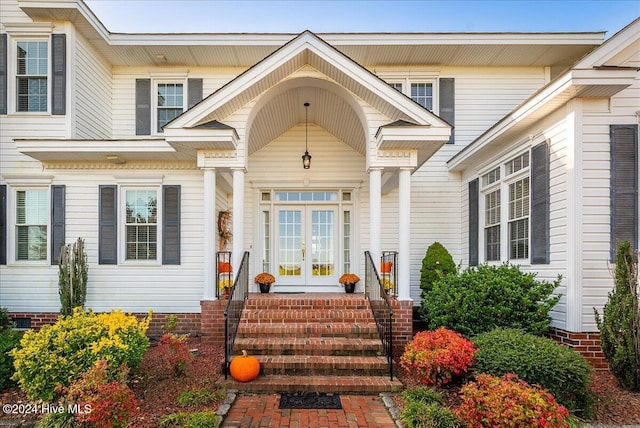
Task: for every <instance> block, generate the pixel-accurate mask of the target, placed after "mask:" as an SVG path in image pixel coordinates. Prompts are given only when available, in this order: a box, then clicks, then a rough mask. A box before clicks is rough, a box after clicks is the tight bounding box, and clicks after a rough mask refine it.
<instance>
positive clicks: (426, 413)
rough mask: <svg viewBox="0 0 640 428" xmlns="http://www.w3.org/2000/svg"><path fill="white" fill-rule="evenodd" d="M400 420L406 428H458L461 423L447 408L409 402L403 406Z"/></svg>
mask: <svg viewBox="0 0 640 428" xmlns="http://www.w3.org/2000/svg"><path fill="white" fill-rule="evenodd" d="M400 420H401V421H402V422H404V423H405V425H406V426H407V427H408V428H460V427H462V421H461V420H460V419H459V418H458V417H457V416H456V415H455V414H454V413H453V412H452V411H451V410H450V409H448V408H447V407H443V406H442V405H440V404H437V403H431V404H425V403H422V402H420V401H411V402H409V403H406V404H405V407H404V409H403V410H402V413H401V414H400Z"/></svg>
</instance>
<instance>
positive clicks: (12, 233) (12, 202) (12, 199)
mask: <svg viewBox="0 0 640 428" xmlns="http://www.w3.org/2000/svg"><path fill="white" fill-rule="evenodd" d="M24 190H44V191H45V194H46V195H47V216H46V218H47V258H46V259H45V260H18V252H17V250H18V248H17V246H18V237H17V235H16V228H17V227H18V225H17V224H16V222H17V218H16V211H17V204H18V197H17V193H18V192H20V191H24ZM7 243H8V245H7V265H8V266H47V267H50V266H51V187H50V186H49V185H48V184H46V185H45V184H24V185H15V186H14V185H12V186H11V187H9V189H8V192H7Z"/></svg>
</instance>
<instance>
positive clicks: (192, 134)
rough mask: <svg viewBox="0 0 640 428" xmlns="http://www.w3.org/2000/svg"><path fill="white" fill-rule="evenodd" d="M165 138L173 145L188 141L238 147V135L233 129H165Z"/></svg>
mask: <svg viewBox="0 0 640 428" xmlns="http://www.w3.org/2000/svg"><path fill="white" fill-rule="evenodd" d="M164 138H165V140H166V141H167V142H168V143H169V144H171V143H173V142H174V141H175V142H178V141H179V142H187V141H193V142H198V141H208V142H217V141H228V142H230V143H232V144H233V145H234V146H237V145H238V140H239V139H240V138H239V137H238V133H237V132H236V130H235V129H233V128H226V129H215V128H186V129H185V128H173V127H172V128H165V129H164Z"/></svg>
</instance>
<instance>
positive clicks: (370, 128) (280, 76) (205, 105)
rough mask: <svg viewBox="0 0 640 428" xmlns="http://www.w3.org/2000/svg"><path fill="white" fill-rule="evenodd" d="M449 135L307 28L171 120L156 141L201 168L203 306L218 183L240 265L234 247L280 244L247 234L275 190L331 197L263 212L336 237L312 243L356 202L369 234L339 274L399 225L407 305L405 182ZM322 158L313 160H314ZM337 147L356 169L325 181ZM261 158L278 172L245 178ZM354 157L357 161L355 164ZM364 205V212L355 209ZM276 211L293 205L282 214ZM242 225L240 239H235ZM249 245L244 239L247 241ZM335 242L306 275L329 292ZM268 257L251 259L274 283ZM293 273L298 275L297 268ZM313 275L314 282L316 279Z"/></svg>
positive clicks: (339, 249)
mask: <svg viewBox="0 0 640 428" xmlns="http://www.w3.org/2000/svg"><path fill="white" fill-rule="evenodd" d="M305 102H309V103H310V108H309V111H308V113H309V116H308V122H305V111H304V107H303V104H304V103H305ZM309 125H311V127H312V137H313V138H316V139H317V140H316V141H312V142H311V146H310V147H309V150H310V152H311V153H312V155H313V154H314V153H316V154H317V156H316V157H314V162H313V163H312V166H311V169H310V170H305V171H302V165H301V164H300V162H299V158H300V155H301V154H302V151H303V150H302V149H303V147H304V146H303V145H301V144H303V143H304V140H303V139H301V138H302V134H301V131H302V129H303V127H304V126H306V127H307V128H308V127H309ZM450 133H451V126H450V125H449V124H448V123H446V122H445V121H444V120H442V119H441V118H439V117H438V116H436V115H434V114H433V113H431V112H430V111H428V110H426V109H424V108H423V107H422V106H420V105H419V104H417V103H415V102H414V101H413V100H411V99H410V98H408V97H406V96H405V95H403V94H402V93H400V92H398V91H397V90H395V89H394V88H392V87H391V86H389V85H387V84H386V83H385V82H384V81H382V80H381V79H379V78H378V77H377V76H375V75H374V74H372V73H371V72H370V71H368V70H367V69H365V68H363V67H362V66H360V65H359V64H357V63H355V62H354V61H352V60H351V59H350V58H348V57H346V56H345V55H343V54H342V53H340V52H339V51H337V50H336V49H335V48H333V47H332V46H330V45H328V44H327V43H326V42H324V41H323V40H322V39H320V38H319V37H317V36H316V35H315V34H313V33H311V32H308V31H307V32H304V33H302V34H300V35H299V36H297V37H296V38H294V39H293V40H292V41H290V42H289V43H287V44H285V45H284V46H283V47H282V48H280V49H278V50H277V51H275V52H274V53H273V54H271V55H270V56H268V57H267V58H265V59H264V60H263V61H261V62H259V63H258V64H256V65H255V66H253V67H252V68H250V69H249V70H247V71H246V72H244V73H243V74H241V75H240V76H238V77H237V78H236V79H234V80H232V81H231V82H229V83H228V84H227V85H225V86H223V87H222V88H220V89H219V90H218V91H216V92H214V93H213V94H211V95H210V96H209V97H207V98H205V99H204V100H202V101H201V102H200V103H198V104H197V105H195V106H194V107H193V108H191V109H190V110H188V111H186V112H185V113H184V114H182V115H181V116H179V117H177V118H176V119H174V120H173V121H172V122H171V123H169V124H168V125H167V126H166V127H165V128H164V135H165V138H166V141H167V143H168V144H169V145H171V146H172V147H173V148H174V149H175V150H176V151H177V152H185V153H189V154H193V153H194V152H195V153H196V155H197V165H198V167H199V168H201V169H202V170H203V171H204V177H203V180H204V195H203V198H204V201H205V214H204V217H205V218H204V219H203V223H204V232H205V248H206V251H205V252H204V255H203V256H204V257H205V263H204V266H205V267H204V269H205V274H204V284H203V290H204V292H203V295H204V298H205V300H209V299H213V298H214V297H213V296H214V293H213V292H212V286H213V284H214V283H215V281H214V280H213V277H214V269H215V266H214V263H212V261H213V260H214V254H215V253H214V251H215V248H217V246H216V233H215V231H216V224H215V223H216V211H217V208H216V201H215V199H216V188H217V186H218V185H219V183H221V182H223V183H229V184H230V185H231V188H232V194H233V198H232V204H233V207H232V208H233V217H234V221H233V231H232V233H233V236H234V237H235V238H234V240H233V255H234V260H233V264H234V265H236V266H237V265H238V264H239V263H240V258H241V256H242V253H243V251H245V250H248V249H252V250H253V251H252V252H253V253H255V254H256V255H257V254H263V255H264V254H267V252H266V251H265V249H267V248H268V247H269V246H270V245H274V246H275V244H277V243H279V242H284V241H283V240H282V239H281V240H275V238H273V237H272V238H271V239H272V242H271V244H270V243H269V241H265V240H264V239H265V237H264V235H265V233H262V232H260V231H259V230H258V229H259V228H260V227H262V228H264V225H260V224H258V222H259V221H261V220H260V218H259V217H260V215H261V214H260V213H261V212H263V211H261V209H262V208H260V206H261V205H260V198H271V197H272V196H271V195H273V197H274V198H278V197H280V196H279V195H280V193H282V192H297V191H302V190H304V191H305V192H306V193H305V195H306V194H310V195H311V194H312V193H313V192H325V193H326V192H335V194H336V196H335V197H336V198H340V199H339V201H340V202H339V203H338V202H336V203H335V205H333V202H329V201H327V202H326V203H317V204H315V205H313V204H312V205H313V206H318V207H320V208H318V209H310V208H308V209H307V212H311V211H312V213H310V214H304V212H305V211H304V210H303V211H300V209H299V208H298V206H300V207H301V208H304V207H303V206H302V205H308V204H302V203H300V204H293V205H292V204H289V205H287V203H286V202H283V203H282V205H277V206H276V205H275V204H274V203H272V204H271V205H270V207H271V208H270V211H264V212H268V213H269V214H268V215H270V216H271V218H273V219H275V217H274V216H275V215H276V214H278V215H279V216H281V217H282V218H284V217H286V216H287V215H293V216H295V218H296V219H297V220H291V221H293V223H291V224H295V225H296V226H295V227H298V223H300V222H302V223H304V216H306V215H309V216H310V217H308V222H309V224H310V225H311V224H313V225H314V226H308V227H318V224H320V223H318V222H319V221H320V220H317V219H316V220H312V216H317V217H318V218H320V216H323V218H324V216H328V217H327V218H331V220H323V221H324V223H322V224H324V227H325V228H329V229H330V228H335V229H334V230H335V233H334V232H333V231H329V232H326V236H324V237H323V238H322V237H319V236H314V237H311V235H309V238H310V239H337V238H338V237H342V238H344V236H343V232H342V231H343V230H344V221H343V212H344V211H343V210H342V208H341V207H342V202H343V199H342V198H343V197H345V196H343V195H348V196H346V197H348V198H349V203H350V204H352V205H353V207H354V208H353V213H357V212H358V210H359V207H360V206H361V205H362V206H363V207H366V206H367V205H368V207H367V211H368V213H366V214H368V215H364V216H363V217H361V218H368V219H369V227H368V229H369V230H368V233H366V234H365V235H363V234H359V233H354V237H355V236H361V238H360V240H361V242H362V244H360V243H356V244H354V246H353V247H352V249H353V250H358V251H357V252H355V251H354V252H353V260H354V261H353V265H351V266H350V270H351V271H352V272H356V273H359V272H360V269H361V259H360V254H361V252H362V251H364V250H365V249H366V250H369V251H370V252H371V254H372V256H373V257H374V260H377V259H378V258H379V257H380V254H381V251H382V249H381V248H380V232H381V227H382V224H384V222H385V221H397V222H398V223H399V225H400V227H399V234H398V241H397V242H398V247H397V250H398V254H399V258H398V272H399V278H398V294H399V295H398V297H399V299H401V300H409V282H410V281H409V236H410V206H411V205H410V204H411V196H410V195H411V173H412V171H414V170H415V169H416V168H417V167H419V166H421V165H422V164H423V163H424V162H425V161H426V160H427V159H428V158H429V157H431V155H433V153H435V152H436V151H437V150H438V149H439V148H440V147H441V146H442V145H443V144H444V143H446V141H447V140H448V139H449V136H450ZM305 135H306V134H305ZM305 138H306V137H305ZM296 141H299V142H296ZM314 144H315V145H314ZM269 145H271V146H270V148H269V149H268V150H267V146H269ZM319 145H322V147H319ZM330 147H333V148H330ZM340 147H342V149H341V148H340ZM265 150H266V151H265ZM314 150H315V151H314ZM323 150H324V152H325V153H324V157H323V156H319V155H320V154H321V153H323ZM342 150H344V151H345V154H344V156H347V157H349V158H350V159H352V161H351V162H352V163H354V164H353V165H354V166H352V168H351V169H355V170H356V171H349V172H348V173H346V174H345V173H342V172H341V173H339V174H336V171H340V167H339V165H340V164H341V160H340V159H339V158H334V159H331V155H333V154H335V153H338V152H341V151H342ZM269 151H273V152H274V154H272V155H269V156H276V158H273V159H278V160H277V161H276V162H278V164H279V165H278V166H277V167H276V168H269V172H266V173H265V172H261V173H260V174H255V171H256V168H259V167H260V162H261V160H262V159H263V158H264V159H266V158H265V156H266V153H268V152H269ZM275 151H278V154H276V153H275ZM258 153H260V155H259V156H258V155H257V154H258ZM255 156H257V157H255ZM254 157H255V159H254ZM358 157H360V159H361V161H358V160H357V158H358ZM252 159H254V161H252ZM344 159H345V158H343V161H344ZM272 162H273V161H272ZM358 164H359V165H358ZM337 166H338V167H337ZM252 168H253V169H252ZM345 168H346V166H345ZM345 176H348V177H350V178H348V179H346V178H345ZM247 178H248V179H249V180H248V181H249V183H247ZM359 183H366V184H365V186H366V185H367V184H368V189H362V190H365V191H364V192H362V191H361V189H359V187H360V184H359ZM396 186H399V187H398V190H399V192H398V195H399V198H398V202H397V203H398V208H397V211H398V218H394V219H388V220H385V219H384V218H382V195H383V194H386V193H388V192H389V191H390V190H392V189H394V188H395V187H396ZM249 192H252V193H251V194H248V193H249ZM309 192H311V193H309ZM267 194H268V195H269V196H267ZM305 197H306V196H305ZM331 197H332V196H331ZM310 198H311V199H313V198H315V196H310ZM351 198H353V199H351ZM337 200H338V199H336V201H337ZM248 201H251V204H250V205H251V207H247V209H245V205H246V204H245V203H246V202H248ZM367 201H368V204H366V203H365V202H367ZM314 203H315V202H314ZM286 206H289V207H292V208H291V209H288V208H287V209H285V208H282V207H286ZM332 206H335V207H336V208H335V209H334V208H331V207H332ZM350 206H351V205H350ZM274 207H275V208H274ZM278 207H280V208H278ZM334 210H335V211H334ZM314 218H315V217H314ZM248 219H252V220H251V221H248ZM352 220H353V222H354V224H352V225H350V227H353V228H354V229H353V230H356V231H357V230H359V229H360V227H361V224H360V221H359V217H357V216H355V215H353V218H352ZM274 221H275V220H272V222H274ZM327 221H329V223H326V222H327ZM314 222H315V223H314ZM247 226H249V227H250V229H251V230H246V227H247ZM338 226H340V228H338ZM271 227H272V229H271V231H274V230H275V229H274V228H275V226H273V225H271ZM280 227H284V226H283V225H280ZM245 232H247V233H245ZM296 233H297V232H296ZM366 235H368V239H367V238H366ZM251 236H253V237H254V238H253V239H251V238H250V237H251ZM238 237H241V239H238ZM362 238H365V239H362ZM296 240H297V242H300V241H301V242H302V247H303V248H301V249H300V250H301V254H302V259H304V254H305V251H306V249H305V248H304V247H305V245H304V242H305V237H304V236H302V237H301V238H300V237H296ZM294 241H295V240H294ZM265 242H266V244H265ZM287 245H288V244H287ZM291 245H295V244H291ZM331 245H334V244H333V243H332V244H331ZM344 245H345V244H344V239H343V240H337V241H335V246H336V247H335V249H334V251H335V257H334V256H330V257H328V256H327V257H328V260H330V262H327V264H326V266H325V265H322V264H321V263H320V264H318V263H316V264H315V265H309V270H311V269H313V270H314V272H315V273H314V275H316V274H318V275H320V276H322V275H323V274H327V278H325V282H327V283H326V284H325V285H326V286H329V283H328V281H329V278H331V279H332V280H331V281H332V285H337V284H336V281H335V278H334V277H337V276H336V275H338V276H339V273H341V271H342V270H343V269H344V268H345V266H349V263H348V262H347V260H346V259H345V258H344V257H347V256H343V254H345V253H346V252H348V251H349V249H348V248H345V247H344ZM294 250H295V251H297V250H298V249H294V248H289V247H287V248H279V253H278V254H285V253H286V252H290V251H294ZM310 251H312V249H310ZM275 252H276V251H275V249H274V250H273V251H271V252H270V253H268V257H269V258H271V259H270V260H266V261H265V260H264V258H263V259H262V260H260V259H259V258H258V257H255V258H254V262H253V264H252V271H253V274H255V273H257V271H260V270H267V269H268V268H271V269H273V270H275V271H276V272H275V273H276V274H278V273H280V274H283V269H284V270H285V271H286V269H287V268H286V267H283V266H284V265H285V264H284V263H283V262H282V260H281V261H280V262H278V263H276V262H274V261H273V260H275V259H274V257H277V256H276V254H274V253H275ZM349 257H351V256H349ZM294 259H295V260H294V261H295V262H296V263H297V262H299V260H298V259H299V256H295V257H294ZM292 260H293V259H292ZM323 266H324V267H323ZM293 269H294V271H295V270H296V269H298V267H297V265H296V267H294V268H293ZM303 269H304V268H303ZM278 270H279V271H280V272H278ZM321 271H322V272H323V273H322V274H319V273H318V272H321ZM296 272H297V271H296ZM327 272H329V273H330V275H329V274H328V273H327ZM283 279H284V277H283ZM315 280H316V281H315V283H317V284H319V283H322V278H315ZM318 281H320V282H318ZM298 291H299V290H298ZM323 291H328V289H323Z"/></svg>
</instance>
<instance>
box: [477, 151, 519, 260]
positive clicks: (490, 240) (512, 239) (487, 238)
mask: <svg viewBox="0 0 640 428" xmlns="http://www.w3.org/2000/svg"><path fill="white" fill-rule="evenodd" d="M529 159H530V156H529V151H527V152H525V153H523V154H521V155H519V156H516V157H514V158H511V159H509V160H508V161H506V162H504V163H502V164H501V165H500V166H498V167H495V168H494V169H492V170H490V171H488V172H487V173H485V174H484V175H482V177H481V180H482V181H481V183H482V201H483V202H482V203H483V208H482V211H481V212H482V214H483V226H484V233H483V239H484V246H483V248H484V259H485V261H500V260H502V258H504V257H506V258H508V259H509V260H524V259H528V258H529V241H530V236H529V217H530V198H531V190H530V177H529Z"/></svg>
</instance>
